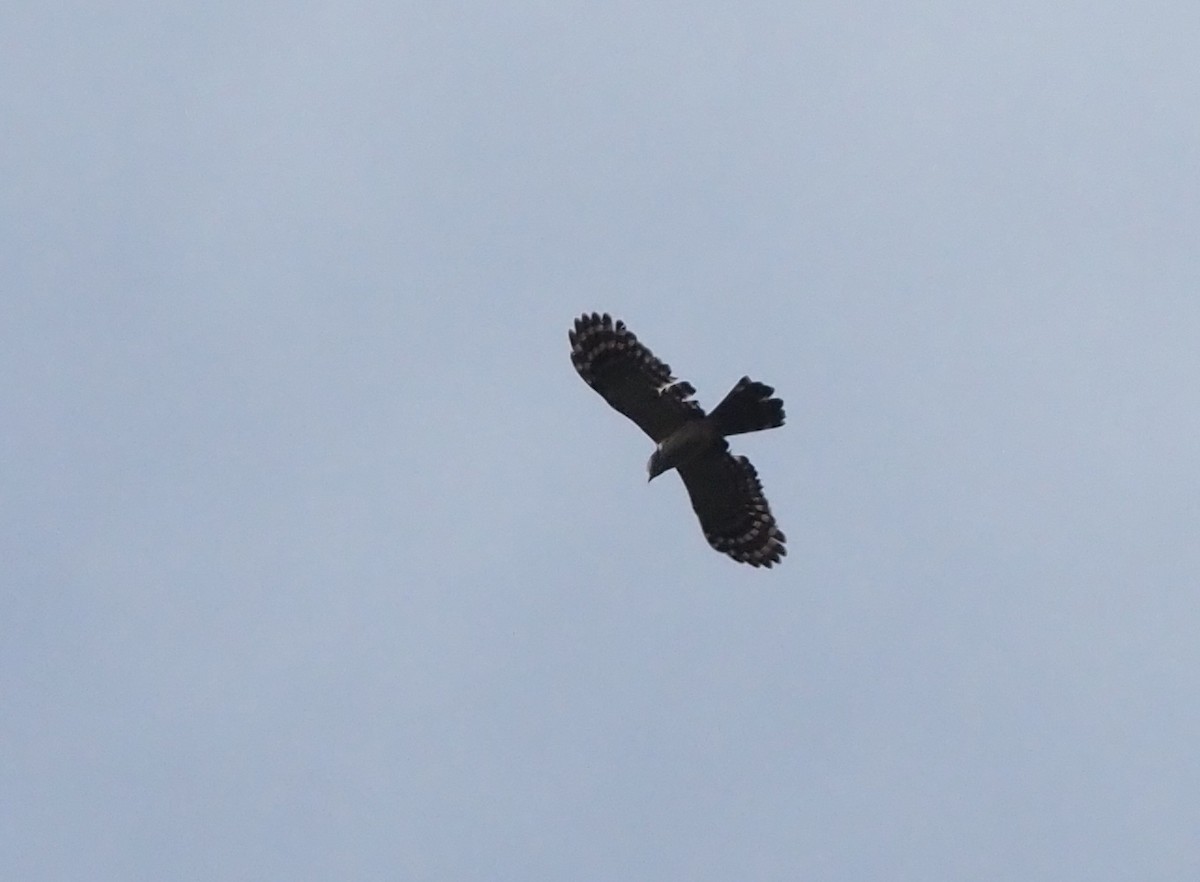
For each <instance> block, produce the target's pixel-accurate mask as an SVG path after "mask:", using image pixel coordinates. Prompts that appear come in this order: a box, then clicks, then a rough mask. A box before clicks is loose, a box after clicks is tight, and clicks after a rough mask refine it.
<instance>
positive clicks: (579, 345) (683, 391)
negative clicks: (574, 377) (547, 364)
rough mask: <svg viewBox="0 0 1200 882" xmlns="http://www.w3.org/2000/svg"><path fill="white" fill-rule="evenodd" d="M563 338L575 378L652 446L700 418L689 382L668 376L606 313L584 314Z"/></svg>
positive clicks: (668, 371)
mask: <svg viewBox="0 0 1200 882" xmlns="http://www.w3.org/2000/svg"><path fill="white" fill-rule="evenodd" d="M567 336H568V337H569V338H570V340H571V362H572V364H574V365H575V370H577V371H578V372H579V376H581V377H583V379H584V381H585V382H586V383H587V384H588V385H589V386H591V387H592V388H593V389H595V390H596V391H597V392H599V393H600V394H601V395H603V396H604V400H605V401H607V402H608V403H609V404H611V405H612V406H613V407H615V408H616V409H617V410H619V411H620V412H621V413H623V414H625V416H627V417H629V418H630V419H631V420H633V421H634V422H635V423H637V424H638V425H639V426H640V427H641V429H642V431H643V432H645V433H646V434H647V435H649V436H650V437H651V438H653V439H654V440H655V441H656V442H658V441H661V440H663V439H664V438H666V437H667V436H668V435H670V434H671V433H672V432H674V431H675V430H676V429H678V428H679V427H680V426H682V425H683V424H684V423H686V422H687V421H688V420H698V419H703V418H704V410H703V409H702V408H701V407H700V405H699V404H698V403H696V402H695V401H693V400H692V399H691V396H693V395H695V394H696V390H695V389H694V388H692V384H691V383H686V382H680V381H678V380H676V379H675V378H674V377H673V376H671V367H670V365H668V364H666V363H665V362H663V361H662V360H660V359H658V358H656V357H655V355H654V353H653V352H651V351H650V350H649V349H647V348H646V347H645V346H643V345H642V344H641V343H639V342H638V338H637V337H636V336H634V334H633V332H632V331H630V330H629V329H628V328H626V327H625V323H624V322H622V321H619V320H618V321H615V322H614V321H613V319H612V317H611V316H610V315H608V314H607V313H605V314H604V315H599V314H598V313H592V314H591V315H583V316H580V317H579V318H577V319H575V330H573V331H569V332H568V334H567Z"/></svg>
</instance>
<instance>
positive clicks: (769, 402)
mask: <svg viewBox="0 0 1200 882" xmlns="http://www.w3.org/2000/svg"><path fill="white" fill-rule="evenodd" d="M568 336H569V337H570V340H571V361H572V363H573V364H574V365H575V369H576V370H577V371H578V372H579V375H580V376H581V377H583V379H584V381H585V382H587V384H588V385H589V386H591V387H592V388H593V389H595V390H596V391H597V392H599V393H600V394H601V395H602V396H604V398H605V400H606V401H608V403H609V404H611V405H612V406H613V407H614V408H615V409H617V410H618V411H620V412H621V413H623V414H624V415H625V416H627V417H629V418H630V419H631V420H633V421H634V422H635V423H637V424H638V426H640V427H641V429H642V430H643V431H644V432H645V433H646V434H647V435H649V436H650V437H651V438H652V439H653V440H654V441H655V442H656V447H655V449H654V453H653V454H651V456H650V461H649V463H647V470H648V471H649V474H650V479H651V480H653V479H654V478H655V477H657V476H658V475H660V474H662V473H663V472H666V471H669V470H671V469H677V470H678V471H679V475H680V477H681V478H682V479H683V483H684V486H686V487H687V491H688V495H689V496H690V497H691V500H692V508H693V509H694V510H695V512H696V515H697V516H698V517H699V518H700V526H701V528H702V529H703V530H704V536H705V538H706V539H707V540H708V542H709V544H710V545H712V547H713V548H715V549H717V550H718V551H721V552H723V553H725V554H728V555H729V556H730V557H732V558H733V559H734V560H737V561H740V562H742V563H748V564H751V565H752V566H766V567H770V566H772V565H773V564H776V563H778V562H779V561H780V560H781V558H782V557H783V556H784V555H785V554H787V548H786V547H785V546H784V543H785V541H786V537H785V536H784V534H783V532H782V531H781V530H780V529H779V528H778V527H777V526H776V524H775V518H774V516H773V515H772V514H771V509H770V506H768V505H767V500H766V498H765V497H764V496H763V492H762V485H761V484H760V483H759V481H758V473H757V471H756V470H755V468H754V466H753V465H751V464H750V461H749V460H747V459H746V458H745V457H744V456H734V455H732V454H731V453H730V452H729V444H728V442H726V440H725V438H726V437H727V436H729V435H737V434H741V433H743V432H755V431H759V430H762V429H770V428H775V427H777V426H781V425H783V420H784V413H783V402H782V401H780V400H779V399H778V398H772V397H771V395H773V394H774V391H775V390H774V389H772V388H771V387H770V386H767V385H765V384H763V383H756V382H754V381H753V380H751V379H750V378H749V377H742V379H741V380H739V381H738V383H737V385H735V386H734V387H733V389H732V390H731V391H730V392H729V394H728V395H726V396H725V398H724V400H722V401H721V403H720V404H718V405H717V406H716V407H715V408H714V409H713V411H712V413H710V414H705V412H704V410H703V409H702V408H701V407H700V405H699V404H698V403H696V402H695V401H693V400H692V398H691V396H692V395H694V394H695V392H696V390H695V389H694V388H693V387H692V385H691V384H690V383H687V382H681V381H679V380H676V379H675V377H673V376H671V368H670V366H669V365H667V364H666V363H665V362H663V361H661V360H660V359H658V358H656V357H655V356H654V354H653V353H652V352H651V351H650V350H649V349H647V348H646V347H645V346H644V345H643V344H641V343H640V342H638V339H637V337H636V336H635V335H634V334H633V333H632V332H631V331H629V330H628V329H627V328H626V327H625V324H624V323H623V322H621V321H616V322H614V321H613V319H612V318H611V317H610V316H609V315H607V314H605V315H599V314H597V313H592V314H591V315H583V316H581V317H580V318H578V319H576V320H575V329H574V330H573V331H571V332H570V334H569V335H568Z"/></svg>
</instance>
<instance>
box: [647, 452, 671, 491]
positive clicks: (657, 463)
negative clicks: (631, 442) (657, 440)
mask: <svg viewBox="0 0 1200 882" xmlns="http://www.w3.org/2000/svg"><path fill="white" fill-rule="evenodd" d="M664 459H665V457H664V456H663V452H662V448H661V447H656V448H654V452H653V453H652V454H650V461H649V462H648V463H646V471H647V472H649V473H650V477H649V478H647V479H646V482H647V483H649V482H650V481H653V480H654V479H655V478H657V477H658V476H659V475H661V474H662V473H663V472H665V471H666V470H667V464H666V462H664Z"/></svg>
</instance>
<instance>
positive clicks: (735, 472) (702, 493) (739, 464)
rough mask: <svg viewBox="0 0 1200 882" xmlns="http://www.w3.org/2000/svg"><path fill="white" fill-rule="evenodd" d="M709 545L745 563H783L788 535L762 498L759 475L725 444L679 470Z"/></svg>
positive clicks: (763, 497)
mask: <svg viewBox="0 0 1200 882" xmlns="http://www.w3.org/2000/svg"><path fill="white" fill-rule="evenodd" d="M679 474H680V477H682V478H683V483H684V486H685V487H687V491H688V495H689V496H690V497H691V498H692V508H693V509H694V510H695V512H696V516H697V517H698V518H700V528H701V529H702V530H703V531H704V538H705V539H707V540H708V544H709V545H711V546H712V547H713V548H715V549H716V550H717V551H720V552H722V553H724V554H728V555H729V556H730V557H732V558H733V559H734V560H736V561H738V562H740V563H748V564H750V565H751V566H755V567H769V566H772V565H774V564H777V563H779V561H780V560H781V559H782V558H783V556H784V555H785V554H787V548H786V547H784V542H786V541H787V537H786V536H784V535H783V531H782V530H780V529H779V527H778V526H776V524H775V516H774V515H772V514H771V507H770V506H769V505H767V499H766V497H765V496H763V489H762V484H761V483H759V480H758V472H757V471H756V470H755V468H754V466H753V465H751V464H750V460H748V459H746V457H744V456H734V455H732V454H731V453H730V452H729V450H728V447H727V446H726V445H724V444H722V445H721V446H719V447H714V448H713V449H712V450H710V451H708V452H707V453H704V454H703V455H701V456H698V457H696V458H695V459H693V460H691V461H689V462H686V463H684V464H683V465H681V466H680V467H679Z"/></svg>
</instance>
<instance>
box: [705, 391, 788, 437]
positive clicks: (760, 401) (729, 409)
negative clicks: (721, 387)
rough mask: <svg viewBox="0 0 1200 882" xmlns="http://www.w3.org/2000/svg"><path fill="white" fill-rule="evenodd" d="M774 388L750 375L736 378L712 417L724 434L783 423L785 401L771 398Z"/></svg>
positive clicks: (718, 429)
mask: <svg viewBox="0 0 1200 882" xmlns="http://www.w3.org/2000/svg"><path fill="white" fill-rule="evenodd" d="M774 394H775V390H774V389H772V388H771V387H770V386H768V385H766V384H765V383H758V382H755V381H754V380H751V379H750V378H749V377H742V378H741V379H740V380H738V381H737V385H736V386H734V387H733V388H732V389H731V390H730V391H729V394H728V395H726V396H725V399H724V400H723V401H722V402H721V403H720V404H718V405H717V406H716V409H715V410H713V412H712V413H711V414H710V415H709V419H711V420H712V421H713V424H714V425H715V426H716V427H717V431H719V432H720V433H721V434H722V435H740V434H742V433H743V432H757V431H759V430H760V429H774V428H775V427H776V426H782V425H783V401H782V400H780V399H778V398H772V397H771V396H772V395H774Z"/></svg>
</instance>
